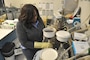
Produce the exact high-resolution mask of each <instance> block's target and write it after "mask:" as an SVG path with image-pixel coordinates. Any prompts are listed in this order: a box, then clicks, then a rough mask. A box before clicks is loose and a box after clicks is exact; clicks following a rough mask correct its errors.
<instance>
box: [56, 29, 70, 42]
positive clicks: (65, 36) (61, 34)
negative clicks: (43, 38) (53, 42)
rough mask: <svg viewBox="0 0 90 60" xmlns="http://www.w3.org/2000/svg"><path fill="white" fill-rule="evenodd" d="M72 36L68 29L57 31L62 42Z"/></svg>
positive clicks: (58, 38) (57, 37) (57, 36)
mask: <svg viewBox="0 0 90 60" xmlns="http://www.w3.org/2000/svg"><path fill="white" fill-rule="evenodd" d="M70 37H71V35H70V33H69V32H68V31H63V30H61V31H57V32H56V39H57V40H58V41H60V42H67V41H68V39H69V38H70Z"/></svg>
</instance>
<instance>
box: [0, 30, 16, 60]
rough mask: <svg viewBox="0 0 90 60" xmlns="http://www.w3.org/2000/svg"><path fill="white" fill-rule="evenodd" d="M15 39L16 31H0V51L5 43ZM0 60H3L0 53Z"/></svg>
mask: <svg viewBox="0 0 90 60" xmlns="http://www.w3.org/2000/svg"><path fill="white" fill-rule="evenodd" d="M15 39H16V29H0V50H1V49H2V46H3V45H4V44H5V43H6V42H12V41H13V40H15ZM0 60H4V57H3V55H2V54H1V51H0Z"/></svg>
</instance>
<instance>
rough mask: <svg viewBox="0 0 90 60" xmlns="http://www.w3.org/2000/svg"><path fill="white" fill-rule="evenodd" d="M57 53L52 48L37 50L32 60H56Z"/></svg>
mask: <svg viewBox="0 0 90 60" xmlns="http://www.w3.org/2000/svg"><path fill="white" fill-rule="evenodd" d="M57 57H58V53H57V51H56V50H55V49H53V48H46V49H42V50H39V51H38V52H37V53H36V54H35V55H34V58H33V60H56V59H57Z"/></svg>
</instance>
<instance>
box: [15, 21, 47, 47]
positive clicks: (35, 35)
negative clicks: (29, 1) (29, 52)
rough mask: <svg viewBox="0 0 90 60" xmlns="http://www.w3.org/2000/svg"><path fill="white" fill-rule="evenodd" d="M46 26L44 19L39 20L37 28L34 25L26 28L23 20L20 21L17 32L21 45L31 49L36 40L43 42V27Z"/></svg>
mask: <svg viewBox="0 0 90 60" xmlns="http://www.w3.org/2000/svg"><path fill="white" fill-rule="evenodd" d="M44 27H45V26H44V24H43V22H42V21H39V24H38V26H37V28H36V27H34V26H32V28H30V29H28V28H26V27H25V26H24V24H23V23H22V22H18V23H17V26H16V32H17V37H18V39H19V41H20V43H21V45H23V46H24V47H26V48H29V49H34V42H35V41H38V42H41V41H42V40H43V32H42V29H43V28H44Z"/></svg>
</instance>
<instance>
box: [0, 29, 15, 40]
mask: <svg viewBox="0 0 90 60" xmlns="http://www.w3.org/2000/svg"><path fill="white" fill-rule="evenodd" d="M13 30H14V29H0V40H2V39H3V38H4V37H5V36H7V35H8V34H9V33H11V32H12V31H13Z"/></svg>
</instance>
